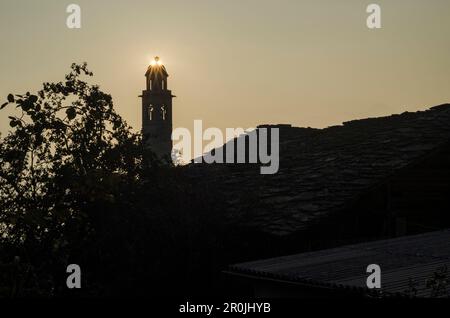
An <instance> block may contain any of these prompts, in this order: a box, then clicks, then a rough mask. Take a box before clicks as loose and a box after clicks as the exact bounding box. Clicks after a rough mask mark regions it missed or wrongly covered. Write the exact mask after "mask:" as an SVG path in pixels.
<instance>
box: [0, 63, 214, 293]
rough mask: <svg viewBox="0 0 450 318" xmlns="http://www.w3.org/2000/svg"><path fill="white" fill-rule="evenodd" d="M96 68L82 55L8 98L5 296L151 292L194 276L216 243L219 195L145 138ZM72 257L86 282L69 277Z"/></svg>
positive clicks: (0, 221) (2, 219)
mask: <svg viewBox="0 0 450 318" xmlns="http://www.w3.org/2000/svg"><path fill="white" fill-rule="evenodd" d="M92 75H93V74H92V73H91V72H90V71H89V70H88V69H87V66H86V63H84V64H82V65H78V64H73V65H72V67H71V72H70V73H69V74H68V75H66V77H65V81H64V82H58V83H44V85H43V89H42V90H40V91H38V92H37V93H36V94H31V93H29V92H27V93H26V94H23V95H12V94H10V95H8V97H7V102H6V103H5V104H4V105H2V107H3V108H5V110H7V109H8V108H9V107H14V106H15V107H16V108H17V109H18V110H19V113H20V115H18V116H10V117H9V118H10V126H11V131H10V132H9V134H8V135H7V136H5V137H4V138H2V139H0V197H1V201H0V213H1V214H0V231H1V234H2V235H1V245H0V266H1V268H2V269H3V270H1V271H0V296H10V297H24V296H44V297H48V296H64V295H68V294H69V295H72V294H74V295H84V296H90V295H92V296H99V295H105V296H107V295H122V294H126V295H144V294H145V295H146V294H148V293H149V290H148V286H150V285H152V286H158V285H159V286H162V287H167V288H169V287H170V284H169V283H168V282H169V281H170V280H175V281H178V282H183V280H186V279H187V278H188V277H190V274H189V272H190V271H192V270H194V269H193V268H197V266H199V265H200V264H199V263H198V262H197V261H193V258H194V257H195V255H199V254H201V252H199V251H194V250H193V249H197V248H198V246H201V248H202V249H204V248H206V249H207V248H211V249H212V248H213V246H214V244H215V243H214V242H215V236H214V235H213V232H215V234H217V233H218V232H217V231H216V230H214V229H212V228H211V227H209V226H208V224H210V223H215V224H219V223H220V222H216V221H217V220H215V221H208V220H209V219H211V217H210V215H211V214H210V213H208V212H207V211H210V210H211V209H212V206H213V205H212V204H210V203H208V202H207V200H205V198H203V197H199V196H198V195H197V194H196V193H195V191H194V189H193V187H192V186H190V185H188V184H187V183H186V181H185V180H184V179H183V177H182V174H181V173H180V169H181V168H179V167H178V168H177V167H173V166H171V165H168V164H164V163H162V162H160V161H158V160H157V159H156V158H155V156H154V155H153V154H152V152H151V150H149V149H147V148H146V147H143V141H142V138H141V136H140V134H138V133H134V132H132V130H131V128H130V127H129V126H128V125H127V124H126V123H125V121H124V120H123V119H122V118H121V117H120V116H119V115H118V114H117V113H116V112H115V111H114V108H113V102H112V98H111V96H110V95H108V94H106V93H104V92H102V91H101V90H100V88H99V87H98V86H97V85H91V84H89V82H88V81H87V79H88V78H89V77H91V76H92ZM192 211H195V213H190V212H192ZM205 233H210V234H205ZM208 235H210V237H208ZM200 242H202V243H201V244H199V243H200ZM71 263H76V264H79V265H80V266H81V269H82V280H83V288H82V289H80V290H68V289H67V287H66V284H65V280H66V277H67V274H66V272H65V270H66V266H67V265H68V264H71ZM186 284H187V283H186ZM168 286H169V287H168Z"/></svg>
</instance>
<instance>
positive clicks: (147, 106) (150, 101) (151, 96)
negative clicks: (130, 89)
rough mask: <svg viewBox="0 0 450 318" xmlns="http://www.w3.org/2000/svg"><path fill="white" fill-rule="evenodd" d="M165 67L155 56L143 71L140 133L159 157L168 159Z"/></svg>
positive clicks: (169, 114) (169, 127)
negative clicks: (144, 85)
mask: <svg viewBox="0 0 450 318" xmlns="http://www.w3.org/2000/svg"><path fill="white" fill-rule="evenodd" d="M167 77H169V74H167V71H166V68H165V67H164V65H163V64H162V63H161V61H160V59H159V57H157V56H156V57H155V58H154V60H153V61H152V62H151V63H150V65H149V67H148V68H147V72H146V73H145V78H146V90H144V91H142V96H141V97H142V134H143V137H144V141H145V144H146V146H148V147H149V148H150V149H151V150H152V151H153V152H154V153H155V154H156V156H157V157H158V158H159V159H162V160H170V158H171V152H172V138H171V135H172V97H175V96H173V95H172V92H171V91H170V90H168V89H167Z"/></svg>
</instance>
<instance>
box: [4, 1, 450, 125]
mask: <svg viewBox="0 0 450 318" xmlns="http://www.w3.org/2000/svg"><path fill="white" fill-rule="evenodd" d="M71 3H76V4H78V5H79V6H80V7H81V29H69V28H67V26H66V18H67V16H68V13H66V7H67V6H68V5H69V4H71ZM371 3H376V4H379V5H380V6H381V10H382V11H381V19H382V28H381V29H369V28H367V25H366V19H367V17H368V15H369V14H368V13H366V7H367V6H368V5H369V4H371ZM449 15H450V1H448V0H428V1H424V0H395V1H392V0H390V1H381V0H371V1H362V0H345V1H336V0H308V1H302V0H292V1H288V0H277V1H275V0H271V1H269V0H189V1H187V0H164V1H162V0H160V1H154V0H142V1H140V0H114V1H111V0H71V1H62V0H59V1H58V0H40V1H35V0H28V1H25V0H2V1H1V2H0V43H1V50H0V52H1V53H0V54H1V59H0V69H1V72H0V101H2V100H3V99H4V100H6V96H7V94H8V93H15V94H16V93H22V92H26V91H30V92H33V91H37V90H38V89H40V88H41V85H42V83H43V82H47V81H59V80H63V78H64V74H66V73H67V72H68V71H69V67H70V64H71V63H72V62H84V61H86V62H87V63H88V66H89V68H90V69H91V70H92V71H93V72H94V79H93V82H95V83H97V84H99V85H100V87H101V88H102V89H103V90H104V91H106V92H108V93H110V94H111V95H112V96H113V100H114V104H115V107H116V109H117V111H118V112H119V114H121V115H122V116H123V117H124V118H125V119H126V121H127V122H128V123H129V124H130V125H131V126H132V127H133V128H134V129H136V130H139V129H140V128H141V118H140V116H141V100H140V98H139V97H138V95H140V94H141V91H142V90H143V89H144V87H145V77H144V74H145V71H146V68H147V66H148V64H149V62H150V61H151V59H152V57H153V56H156V55H157V56H159V57H160V58H161V60H162V62H163V63H164V65H165V66H166V69H167V71H168V73H169V75H170V76H169V81H168V85H169V89H171V90H172V92H173V94H174V95H176V96H177V97H176V98H175V99H174V102H173V105H174V106H173V107H174V110H173V112H174V118H173V120H174V128H175V127H186V128H189V129H192V127H193V121H194V120H195V119H202V120H203V126H204V127H218V128H220V129H225V128H226V127H230V128H231V127H242V128H249V127H256V126H257V125H259V124H267V123H272V124H279V123H284V124H292V125H293V126H302V127H318V128H322V127H327V126H330V125H336V124H341V123H342V122H343V121H347V120H352V119H357V118H367V117H374V116H383V115H389V114H392V113H401V112H404V111H416V110H422V109H427V108H429V107H431V106H434V105H438V104H442V103H446V102H450V96H449V95H450V89H449V88H450V76H449V75H450V37H449V34H450V19H449V18H448V17H449ZM2 103H3V102H2ZM8 122H9V121H8V119H7V112H4V111H2V112H0V132H2V133H5V132H6V131H7V130H8Z"/></svg>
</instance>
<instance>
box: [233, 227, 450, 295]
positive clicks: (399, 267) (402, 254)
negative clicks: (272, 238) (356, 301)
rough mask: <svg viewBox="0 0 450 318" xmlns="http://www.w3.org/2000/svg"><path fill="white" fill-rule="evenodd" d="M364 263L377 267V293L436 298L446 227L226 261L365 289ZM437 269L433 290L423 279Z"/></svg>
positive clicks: (448, 246)
mask: <svg viewBox="0 0 450 318" xmlns="http://www.w3.org/2000/svg"><path fill="white" fill-rule="evenodd" d="M369 264H378V265H379V266H380V267H381V289H380V290H379V292H381V293H382V294H385V295H390V296H392V295H396V294H397V295H398V294H400V295H403V296H417V297H437V296H440V297H442V296H445V295H444V290H445V292H446V293H447V294H446V296H447V297H448V296H449V295H450V277H449V276H448V272H447V269H450V229H448V230H444V231H437V232H431V233H425V234H420V235H414V236H405V237H401V238H395V239H388V240H381V241H374V242H368V243H361V244H355V245H347V246H343V247H338V248H333V249H327V250H322V251H317V252H309V253H302V254H296V255H290V256H285V257H277V258H271V259H266V260H260V261H254V262H247V263H242V264H236V265H232V266H230V271H231V272H233V273H240V274H247V275H251V276H258V277H267V278H276V279H280V280H285V281H289V282H304V283H308V284H313V285H317V286H327V287H336V288H357V289H360V290H367V287H366V280H367V277H368V275H369V274H368V273H366V268H367V266H368V265H369ZM438 273H441V274H442V282H443V283H445V282H444V281H445V279H446V280H447V282H446V284H444V286H445V287H444V289H443V290H441V292H440V293H439V294H437V295H436V294H433V292H436V289H434V290H433V288H431V287H430V286H428V287H427V283H430V282H433V277H434V275H436V274H438ZM434 281H435V282H437V280H436V279H435V280H434ZM413 287H414V288H415V290H416V292H414V291H413ZM367 291H368V290H367Z"/></svg>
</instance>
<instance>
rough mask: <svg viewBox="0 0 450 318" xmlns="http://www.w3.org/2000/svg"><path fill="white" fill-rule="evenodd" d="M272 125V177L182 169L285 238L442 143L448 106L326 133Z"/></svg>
mask: <svg viewBox="0 0 450 318" xmlns="http://www.w3.org/2000/svg"><path fill="white" fill-rule="evenodd" d="M265 127H268V125H265ZM269 127H270V126H269ZM277 127H279V129H280V169H279V171H278V173H276V174H274V175H261V174H259V166H258V165H248V164H245V165H244V164H214V165H208V164H193V165H189V167H187V171H188V172H189V174H191V176H193V177H194V178H197V179H196V180H198V185H199V186H200V185H201V184H203V185H206V186H207V187H216V188H218V189H220V192H221V194H222V195H221V196H223V198H222V200H223V206H224V211H227V213H228V214H229V215H230V216H231V217H236V216H239V215H241V214H243V213H245V211H247V210H248V209H250V208H252V209H254V210H256V211H257V214H256V215H254V216H252V218H251V221H250V222H251V224H252V226H255V227H257V228H259V229H262V230H264V231H266V232H269V233H271V234H275V235H284V234H290V233H293V232H295V231H298V230H300V229H302V228H304V227H307V226H309V225H310V224H312V222H314V221H317V220H318V219H321V218H322V217H323V216H325V215H330V214H331V213H333V212H335V211H339V210H341V209H342V208H343V207H345V206H346V205H347V204H348V203H349V202H350V201H351V200H353V199H355V197H357V196H358V195H361V194H362V193H364V191H366V190H367V189H369V188H370V187H372V186H374V185H375V184H377V183H379V182H381V181H382V180H383V179H386V178H387V177H388V176H390V175H391V174H392V173H393V172H395V171H397V170H399V169H402V168H404V167H406V166H408V165H410V164H413V163H415V162H417V161H419V160H421V159H422V158H424V157H425V156H426V155H427V154H429V153H430V152H432V151H434V150H435V149H439V148H440V147H441V146H443V145H444V144H447V143H448V142H449V140H450V104H444V105H440V106H435V107H432V108H430V109H428V110H425V111H418V112H405V113H402V114H399V115H392V116H387V117H380V118H368V119H361V120H353V121H348V122H345V123H343V125H339V126H332V127H328V128H325V129H312V128H295V127H290V126H289V125H279V126H277Z"/></svg>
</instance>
